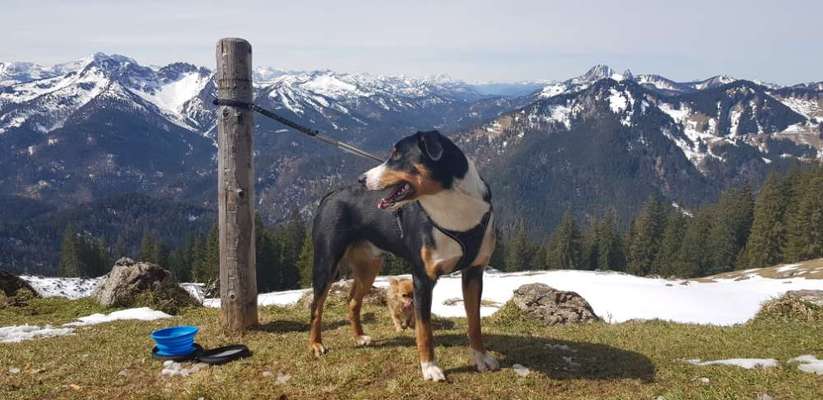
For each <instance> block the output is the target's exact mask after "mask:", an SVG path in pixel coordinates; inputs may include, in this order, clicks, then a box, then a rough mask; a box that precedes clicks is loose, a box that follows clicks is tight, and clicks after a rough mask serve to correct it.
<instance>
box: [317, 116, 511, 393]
mask: <svg viewBox="0 0 823 400" xmlns="http://www.w3.org/2000/svg"><path fill="white" fill-rule="evenodd" d="M360 183H361V184H360V185H354V186H350V187H346V188H343V189H340V190H337V191H334V192H332V193H330V194H328V195H327V196H326V197H325V198H324V199H323V200H322V201H321V202H320V207H319V208H318V210H317V214H316V215H315V219H314V226H313V240H314V277H313V285H314V300H313V302H312V306H311V332H310V334H309V345H310V347H311V349H312V351H313V352H314V354H315V355H317V356H320V355H322V354H324V353H326V351H327V350H326V347H325V346H324V345H323V342H322V340H321V319H322V315H323V303H324V301H325V299H326V294H327V293H328V290H329V287H330V285H331V283H332V282H333V281H334V280H335V279H336V278H337V277H338V276H339V270H340V266H341V265H344V264H345V265H348V266H349V267H350V268H351V271H352V275H353V277H354V285H353V286H352V291H351V299H350V301H349V320H350V321H351V327H352V330H353V333H354V340H355V343H356V344H357V345H363V346H365V345H368V344H369V343H370V342H371V338H370V337H369V336H366V334H365V333H364V332H363V327H362V325H361V323H360V307H361V304H362V299H363V296H364V295H365V294H366V293H367V292H368V289H369V288H370V287H371V285H372V283H373V282H374V279H375V277H376V276H377V274H378V273H379V272H380V270H381V268H382V266H383V260H382V257H381V254H382V253H383V252H390V253H393V254H395V255H397V256H398V257H402V258H404V259H406V260H408V261H409V262H410V263H411V264H412V265H413V270H412V271H411V272H412V276H413V283H414V311H415V313H414V314H415V324H414V327H415V336H416V340H417V349H418V352H419V354H420V368H421V369H422V372H423V378H424V379H426V380H433V381H442V380H445V379H446V377H445V375H444V373H443V370H442V369H441V368H440V367H439V366H438V365H437V361H436V359H435V355H434V346H433V344H432V325H431V305H432V290H433V289H434V285H435V283H436V282H437V278H438V277H439V276H441V275H443V274H448V273H451V272H455V271H458V270H459V271H462V277H463V278H462V279H463V301H464V304H465V308H466V316H467V319H468V336H469V347H470V351H471V355H472V361H473V363H474V365H475V366H476V367H477V370H478V371H481V372H483V371H489V370H496V369H498V368H499V366H498V363H497V361H496V360H495V359H494V358H492V357H491V356H490V355H489V354H487V353H486V348H485V347H484V346H483V338H482V337H481V334H480V295H481V292H482V290H483V269H484V268H485V266H486V265H487V264H488V262H489V258H490V257H491V254H492V251H493V249H494V242H495V236H494V228H493V223H494V221H493V215H492V204H491V192H490V191H489V188H488V186H487V185H486V183H485V182H484V181H483V179H482V178H481V177H480V175H479V174H478V173H477V169H476V168H475V166H474V164H473V163H472V162H471V161H470V160H469V159H468V158H466V156H465V155H464V154H463V152H462V151H461V150H460V149H459V148H458V147H457V146H456V145H455V144H454V143H453V142H452V141H451V140H449V139H448V138H446V137H445V136H443V135H441V134H440V133H438V132H437V131H431V132H418V133H417V134H414V135H411V136H408V137H406V138H404V139H402V140H400V141H399V142H397V143H396V144H395V145H394V148H393V149H392V152H391V155H390V156H389V158H388V159H387V160H386V161H384V162H383V163H382V164H380V165H379V166H377V167H374V168H372V169H370V170H369V171H366V173H365V174H363V175H362V176H361V178H360Z"/></svg>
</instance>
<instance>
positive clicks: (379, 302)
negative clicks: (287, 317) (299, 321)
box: [297, 279, 388, 309]
mask: <svg viewBox="0 0 823 400" xmlns="http://www.w3.org/2000/svg"><path fill="white" fill-rule="evenodd" d="M353 282H354V281H353V280H351V279H347V280H343V281H338V282H335V283H333V284H332V285H331V288H330V289H329V295H328V296H327V297H326V306H335V305H345V304H347V303H348V302H349V293H350V292H351V287H352V285H353ZM387 292H388V290H387V289H386V288H382V287H375V286H372V287H371V289H369V293H368V294H366V296H365V297H363V304H364V305H374V306H385V305H386V293H387ZM312 296H313V295H312V292H311V291H308V292H306V294H304V295H303V296H302V297H301V298H300V301H298V302H297V304H299V305H300V306H301V307H304V308H306V309H308V308H309V307H311V301H312Z"/></svg>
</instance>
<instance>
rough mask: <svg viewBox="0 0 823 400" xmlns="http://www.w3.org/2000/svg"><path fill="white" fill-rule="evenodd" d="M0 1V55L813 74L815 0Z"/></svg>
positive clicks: (511, 75) (551, 72) (483, 75)
mask: <svg viewBox="0 0 823 400" xmlns="http://www.w3.org/2000/svg"><path fill="white" fill-rule="evenodd" d="M231 4H234V5H231ZM2 9H3V12H2V15H0V36H1V37H3V38H4V39H5V40H4V44H3V46H0V61H34V62H39V63H47V64H48V63H54V62H61V61H68V60H72V59H77V58H80V57H83V56H86V55H88V54H91V53H93V52H96V51H103V52H107V53H119V54H124V55H128V56H131V57H133V58H135V59H137V60H138V61H139V62H141V63H146V64H166V63H169V62H173V61H188V62H193V63H196V64H199V65H205V66H208V67H212V65H213V64H214V60H213V58H214V55H213V52H214V43H215V42H216V40H217V39H219V38H220V37H224V36H239V37H243V38H246V39H248V40H249V41H250V42H251V43H252V45H253V47H254V62H255V64H256V65H258V66H263V65H267V66H273V67H278V68H283V69H325V68H327V69H332V70H338V71H347V72H370V73H386V74H409V75H414V76H425V75H432V74H447V75H450V76H452V77H455V78H460V79H465V80H471V81H485V80H491V81H519V80H534V79H565V78H568V77H570V76H573V75H577V74H580V73H582V72H583V71H585V70H586V69H587V68H588V67H590V66H591V65H593V64H597V63H602V64H608V65H611V66H612V67H614V68H616V69H619V70H623V69H625V68H631V70H632V71H633V72H634V73H660V74H663V75H666V76H668V77H670V78H673V79H676V80H691V79H697V78H704V77H708V76H710V75H715V74H721V73H722V74H728V75H732V76H736V77H741V78H748V79H759V80H764V81H770V82H775V83H781V84H786V83H797V82H805V81H820V80H823V23H821V16H823V1H815V0H806V1H763V0H753V1H738V0H729V1H723V0H714V1H703V0H693V1H687V0H681V1H570V0H567V1H479V0H474V1H449V0H441V1H422V0H418V1H403V2H400V1H349V2H342V1H334V2H333V1H318V0H315V1H294V0H292V1H287V2H281V1H254V0H247V1H243V2H236V1H234V2H226V5H221V4H220V3H218V2H210V1H92V0H77V1H52V0H38V1H30V0H27V1H18V0H6V1H4V2H3V7H2Z"/></svg>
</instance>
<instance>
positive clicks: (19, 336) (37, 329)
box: [0, 307, 171, 343]
mask: <svg viewBox="0 0 823 400" xmlns="http://www.w3.org/2000/svg"><path fill="white" fill-rule="evenodd" d="M162 318H171V315H168V314H166V313H164V312H161V311H156V310H152V309H151V308H148V307H140V308H129V309H125V310H120V311H115V312H112V313H111V314H92V315H89V316H85V317H80V318H78V319H77V321H74V322H69V323H67V324H63V325H61V326H60V327H57V328H55V327H52V326H51V325H45V326H38V325H28V324H26V325H15V326H4V327H0V342H5V343H16V342H22V341H24V340H29V339H35V338H39V337H51V336H67V335H72V334H74V329H75V328H76V327H79V326H89V325H97V324H102V323H105V322H111V321H121V320H140V321H154V320H157V319H162Z"/></svg>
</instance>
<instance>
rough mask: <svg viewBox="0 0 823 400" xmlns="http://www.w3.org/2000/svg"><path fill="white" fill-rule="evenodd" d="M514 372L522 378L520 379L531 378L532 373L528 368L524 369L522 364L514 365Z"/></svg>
mask: <svg viewBox="0 0 823 400" xmlns="http://www.w3.org/2000/svg"><path fill="white" fill-rule="evenodd" d="M512 371H514V373H515V374H517V376H520V377H526V376H529V373H530V372H531V371H529V369H528V368H526V367H524V366H522V365H520V364H514V365H512Z"/></svg>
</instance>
